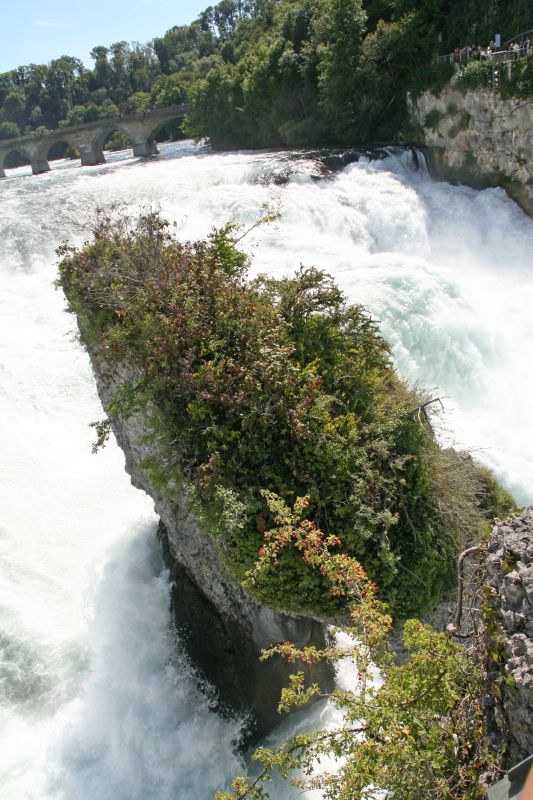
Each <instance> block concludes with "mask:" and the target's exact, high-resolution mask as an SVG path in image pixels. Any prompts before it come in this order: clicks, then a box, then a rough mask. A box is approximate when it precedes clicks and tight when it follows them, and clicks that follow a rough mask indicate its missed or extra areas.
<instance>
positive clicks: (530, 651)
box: [487, 507, 533, 764]
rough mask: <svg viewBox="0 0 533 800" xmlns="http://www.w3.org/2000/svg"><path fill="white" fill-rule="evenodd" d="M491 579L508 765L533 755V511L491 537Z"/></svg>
mask: <svg viewBox="0 0 533 800" xmlns="http://www.w3.org/2000/svg"><path fill="white" fill-rule="evenodd" d="M487 577H488V582H489V585H490V586H491V588H492V590H493V594H492V597H491V599H490V605H491V607H492V609H493V611H494V612H495V617H496V621H497V623H498V628H497V630H495V629H493V631H492V632H491V634H490V635H491V638H492V646H491V647H490V648H489V649H490V651H491V652H494V650H495V646H496V648H497V649H498V650H499V652H500V653H501V655H502V658H501V664H500V667H499V672H500V675H499V676H498V675H497V672H498V670H493V674H492V679H493V688H494V687H496V690H495V691H494V692H493V696H494V697H495V698H497V700H498V702H497V703H496V704H495V705H494V706H493V708H492V715H493V722H494V725H493V726H491V727H492V728H493V729H494V727H495V728H496V730H498V731H499V738H500V739H501V741H503V742H504V744H505V748H506V750H507V760H508V762H509V764H515V763H516V762H518V761H521V760H522V759H524V758H526V757H527V756H529V755H531V754H532V753H533V507H530V508H527V509H525V510H524V511H523V512H522V513H521V514H518V515H516V516H514V517H511V518H510V519H508V520H506V521H505V522H498V524H497V525H496V526H495V527H494V529H493V531H492V535H491V538H490V543H489V550H488V556H487Z"/></svg>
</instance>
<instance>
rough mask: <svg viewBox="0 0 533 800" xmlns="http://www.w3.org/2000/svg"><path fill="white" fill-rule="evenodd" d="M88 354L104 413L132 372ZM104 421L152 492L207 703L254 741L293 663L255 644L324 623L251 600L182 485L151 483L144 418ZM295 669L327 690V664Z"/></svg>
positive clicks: (321, 638)
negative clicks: (243, 719)
mask: <svg viewBox="0 0 533 800" xmlns="http://www.w3.org/2000/svg"><path fill="white" fill-rule="evenodd" d="M89 355H90V357H91V362H92V365H93V370H94V373H95V377H96V383H97V388H98V393H99V396H100V399H101V401H102V405H103V406H104V409H105V410H106V411H107V409H108V408H109V403H110V401H111V400H112V398H113V396H114V395H115V393H116V391H117V388H118V387H119V386H120V385H121V384H122V383H124V382H131V383H133V384H135V383H136V380H135V375H134V374H133V373H132V370H131V369H130V368H129V367H128V366H127V365H122V366H118V367H117V366H116V365H113V367H112V368H110V367H109V366H108V365H107V364H106V361H105V359H104V358H103V356H102V353H101V352H100V351H98V350H96V349H95V348H92V349H91V351H90V352H89ZM111 423H112V427H113V432H114V434H115V436H116V439H117V441H118V443H119V445H120V447H121V448H122V450H123V452H124V455H125V457H126V471H127V472H128V474H129V475H130V477H131V482H132V484H133V485H134V486H136V487H137V488H139V489H143V490H144V491H145V492H147V494H149V495H150V496H151V497H152V499H153V500H154V505H155V509H156V512H157V514H158V515H159V517H160V520H161V524H160V527H159V535H160V538H161V540H162V544H163V551H164V555H165V559H166V562H167V564H168V566H169V568H170V571H171V574H172V577H173V580H174V587H173V592H172V611H173V615H174V620H175V623H176V627H177V628H178V630H179V632H180V638H181V640H182V641H183V642H184V644H185V646H186V648H187V650H188V652H189V655H190V656H191V659H192V661H193V664H194V665H195V666H196V668H197V670H198V671H199V673H200V676H201V677H202V678H206V679H207V681H208V682H209V683H210V684H211V685H212V686H213V687H214V688H215V690H216V697H215V698H214V705H215V706H216V707H217V708H219V710H221V711H223V712H224V711H227V712H229V713H239V714H246V715H247V716H248V717H249V719H250V725H249V733H248V736H247V738H246V743H249V742H251V741H254V740H256V739H257V738H260V737H261V736H263V735H265V734H266V733H267V732H268V731H270V730H271V729H272V728H273V727H274V725H276V724H277V723H278V722H279V721H280V719H281V718H280V716H279V714H278V712H277V705H278V703H279V700H280V694H281V689H282V688H283V687H284V686H287V685H288V676H289V675H290V674H291V673H292V672H294V671H295V665H289V664H287V662H286V661H285V660H284V659H282V658H280V657H275V658H272V659H269V660H268V661H266V662H260V661H259V655H260V651H261V649H262V648H264V647H268V646H270V645H272V644H275V643H277V642H281V641H292V642H294V643H295V644H296V645H297V646H298V647H305V646H306V645H311V644H313V645H316V646H318V647H322V646H324V645H325V629H324V626H323V625H322V624H321V623H320V621H318V620H314V619H310V618H307V617H297V616H294V615H289V614H284V613H280V612H279V611H276V610H274V609H271V608H268V607H265V606H261V605H258V604H257V603H256V602H255V601H254V600H253V598H252V597H251V596H250V595H249V594H248V593H247V592H246V591H245V590H244V589H243V587H242V586H241V585H240V583H239V582H238V581H236V580H235V578H234V577H233V576H232V575H231V573H230V572H229V570H228V568H227V567H226V566H225V564H224V562H223V560H222V558H221V552H220V543H219V542H218V541H217V540H215V539H214V538H212V537H210V536H209V535H208V534H206V533H205V532H204V531H203V530H202V528H201V527H200V526H199V524H198V522H197V520H196V519H195V517H194V514H193V512H192V509H191V504H190V501H189V497H188V493H187V489H186V487H182V488H181V489H177V490H176V492H168V491H167V490H166V489H163V488H161V487H159V486H157V485H155V483H154V482H153V481H152V480H151V478H150V476H149V474H148V472H147V470H146V469H144V468H143V466H142V465H143V462H144V461H145V459H148V458H151V459H153V458H156V459H157V458H158V451H157V446H156V445H155V444H154V443H153V441H150V439H149V437H148V436H147V424H146V419H145V418H144V416H143V415H142V414H140V413H133V414H132V415H131V416H130V417H128V419H126V420H125V419H123V418H117V417H113V416H111ZM296 668H297V669H302V671H303V672H305V673H307V676H308V678H309V679H310V680H312V681H316V682H318V683H320V684H321V686H322V687H323V688H324V689H330V688H332V686H333V680H334V676H333V671H332V669H331V668H330V667H329V666H328V665H324V664H322V665H316V666H314V667H312V668H310V667H308V666H306V665H301V666H300V665H297V667H296Z"/></svg>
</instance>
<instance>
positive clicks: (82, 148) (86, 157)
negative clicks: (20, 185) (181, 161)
mask: <svg viewBox="0 0 533 800" xmlns="http://www.w3.org/2000/svg"><path fill="white" fill-rule="evenodd" d="M189 112H190V105H189V104H188V103H182V104H181V105H178V106H168V107H167V108H158V109H155V110H154V111H147V112H145V113H140V114H129V115H128V116H124V117H111V118H108V119H98V120H95V121H94V122H84V123H82V124H81V125H72V126H70V127H67V128H59V129H58V130H55V131H51V132H50V133H45V134H43V135H42V136H37V135H35V134H34V133H32V134H29V135H26V136H18V137H17V138H16V139H4V140H3V141H2V140H0V178H5V176H6V173H5V163H6V159H7V157H8V156H9V155H10V154H12V153H16V154H18V155H19V156H23V157H25V158H26V159H28V161H29V162H30V164H31V170H32V173H33V174H34V175H39V174H40V173H41V172H48V170H49V169H50V165H49V163H48V159H49V157H50V156H49V154H50V150H51V149H52V147H53V146H54V145H57V144H59V143H64V144H66V145H69V146H71V147H75V148H76V149H77V150H79V153H80V156H81V165H82V167H89V166H94V165H95V164H105V156H104V144H105V141H106V139H107V138H108V137H109V135H110V134H111V133H114V132H115V131H121V132H122V133H124V134H126V136H127V137H128V139H129V140H130V141H131V144H132V147H133V155H134V156H151V155H156V154H157V153H158V152H159V150H158V149H157V145H156V143H155V136H157V133H158V132H159V131H160V130H161V128H163V127H164V126H165V125H166V124H167V123H168V122H171V121H173V120H176V119H182V118H183V117H184V116H185V115H186V114H188V113H189Z"/></svg>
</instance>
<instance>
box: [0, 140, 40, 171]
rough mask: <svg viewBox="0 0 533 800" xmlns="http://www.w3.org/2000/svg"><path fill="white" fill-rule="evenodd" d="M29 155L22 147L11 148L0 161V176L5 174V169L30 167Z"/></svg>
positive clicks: (30, 159)
mask: <svg viewBox="0 0 533 800" xmlns="http://www.w3.org/2000/svg"><path fill="white" fill-rule="evenodd" d="M32 160H33V159H32V157H31V154H30V153H28V152H27V151H26V150H25V149H24V147H21V146H18V147H12V148H11V149H9V150H7V151H6V152H5V153H4V155H3V158H2V160H1V161H0V175H1V174H2V173H4V174H5V170H6V169H16V168H17V167H26V166H29V167H31V165H32Z"/></svg>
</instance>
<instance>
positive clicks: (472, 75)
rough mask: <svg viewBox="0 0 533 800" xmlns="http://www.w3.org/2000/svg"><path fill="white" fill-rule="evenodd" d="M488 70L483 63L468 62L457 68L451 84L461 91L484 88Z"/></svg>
mask: <svg viewBox="0 0 533 800" xmlns="http://www.w3.org/2000/svg"><path fill="white" fill-rule="evenodd" d="M490 68H491V67H489V66H487V64H486V63H485V62H484V61H470V62H469V63H468V64H465V65H464V66H461V67H459V69H458V70H457V72H456V73H455V75H454V77H453V79H452V84H453V85H454V86H456V87H457V88H458V89H463V90H465V89H476V88H478V87H479V86H483V87H486V86H487V78H488V70H489V69H490Z"/></svg>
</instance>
